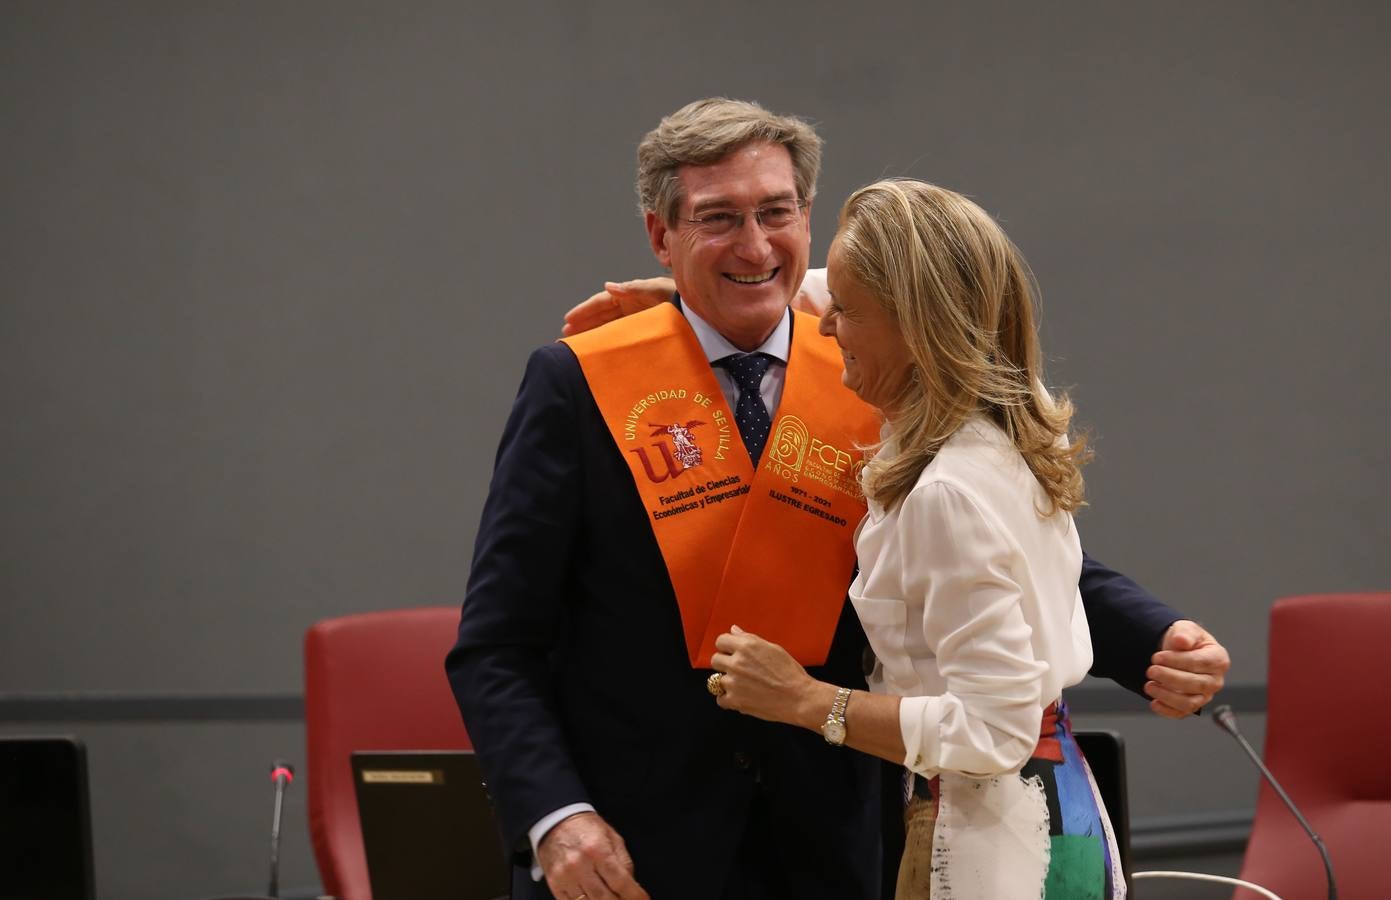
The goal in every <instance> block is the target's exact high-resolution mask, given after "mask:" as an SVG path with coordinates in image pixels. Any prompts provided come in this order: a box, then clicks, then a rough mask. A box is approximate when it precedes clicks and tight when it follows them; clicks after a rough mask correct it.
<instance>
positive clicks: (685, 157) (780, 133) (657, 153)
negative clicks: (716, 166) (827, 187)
mask: <svg viewBox="0 0 1391 900" xmlns="http://www.w3.org/2000/svg"><path fill="white" fill-rule="evenodd" d="M756 141H766V142H768V143H770V144H780V145H781V146H783V147H786V148H787V152H788V154H789V155H790V156H791V157H792V169H793V171H794V173H795V177H796V181H797V196H798V197H800V198H801V199H803V200H807V201H810V200H812V199H814V198H815V196H816V176H817V175H818V173H819V172H820V171H821V138H820V137H818V136H817V134H816V131H815V129H813V128H812V127H811V126H810V125H809V124H807V123H806V122H804V121H802V120H801V119H798V118H796V117H794V116H779V115H775V114H773V113H770V112H769V111H768V110H766V109H764V108H763V107H762V106H759V105H758V104H757V103H753V102H750V101H748V100H729V99H726V98H724V97H708V98H706V99H704V100H697V101H695V102H694V103H688V104H686V105H685V106H683V107H681V108H680V109H678V110H677V111H676V112H674V113H672V114H671V115H669V116H667V117H666V118H664V119H662V121H661V122H660V123H659V124H658V125H657V127H656V128H654V129H652V130H651V131H649V132H648V133H647V135H646V136H645V137H644V138H643V139H642V143H640V144H638V182H637V190H638V206H639V208H640V209H641V211H642V212H644V213H647V212H651V213H655V214H657V215H658V216H660V217H661V219H662V221H663V222H665V223H666V224H667V225H668V226H673V225H675V224H676V213H677V210H679V209H680V208H681V201H682V200H684V199H685V198H684V197H683V196H682V194H681V182H680V180H679V179H678V178H677V174H676V173H677V170H678V169H680V168H681V166H708V165H712V164H713V163H717V162H719V161H720V160H722V159H724V158H725V157H726V156H728V155H729V154H731V153H733V152H734V151H735V150H738V149H739V148H740V147H742V146H744V145H745V144H750V143H754V142H756Z"/></svg>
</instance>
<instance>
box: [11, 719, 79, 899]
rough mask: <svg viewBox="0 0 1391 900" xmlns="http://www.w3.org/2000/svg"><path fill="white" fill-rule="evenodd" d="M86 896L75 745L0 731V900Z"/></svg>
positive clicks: (68, 740)
mask: <svg viewBox="0 0 1391 900" xmlns="http://www.w3.org/2000/svg"><path fill="white" fill-rule="evenodd" d="M93 894H94V891H93V885H92V838H91V825H90V819H89V814H88V807H87V756H86V751H85V750H84V749H83V746H82V743H81V742H80V741H78V740H77V739H76V738H70V737H6V736H0V900H93Z"/></svg>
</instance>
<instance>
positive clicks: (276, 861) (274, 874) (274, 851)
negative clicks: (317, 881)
mask: <svg viewBox="0 0 1391 900" xmlns="http://www.w3.org/2000/svg"><path fill="white" fill-rule="evenodd" d="M270 780H271V782H272V783H273V784H274V785H275V812H274V814H273V815H272V816H271V822H270V889H269V890H268V891H266V894H267V895H268V896H270V897H274V898H279V897H280V814H281V812H282V811H283V809H284V803H285V788H287V787H289V785H290V782H292V781H294V780H295V768H294V766H292V765H290V764H289V763H288V762H286V761H285V760H283V759H277V760H276V761H275V762H273V763H271V764H270Z"/></svg>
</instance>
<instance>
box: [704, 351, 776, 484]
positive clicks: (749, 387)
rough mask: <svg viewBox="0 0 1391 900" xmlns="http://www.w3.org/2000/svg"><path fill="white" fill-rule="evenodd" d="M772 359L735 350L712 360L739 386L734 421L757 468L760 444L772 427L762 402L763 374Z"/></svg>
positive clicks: (764, 442) (766, 437) (764, 440)
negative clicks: (721, 357) (726, 371)
mask: <svg viewBox="0 0 1391 900" xmlns="http://www.w3.org/2000/svg"><path fill="white" fill-rule="evenodd" d="M772 361H773V358H772V357H771V356H768V355H766V354H763V353H736V354H734V355H733V356H726V357H724V358H723V359H720V360H717V361H716V365H720V366H724V367H725V369H726V370H728V371H729V374H730V375H732V376H733V377H734V383H735V384H737V385H739V402H738V403H736V404H735V405H734V423H735V424H736V425H738V426H739V436H740V437H741V438H743V439H744V448H745V449H746V450H748V451H749V459H751V460H753V465H754V468H758V458H759V457H760V456H762V455H763V445H764V444H766V443H768V431H769V429H771V428H772V427H773V420H772V419H771V418H770V417H769V416H768V407H766V406H764V405H763V373H764V372H767V371H768V365H769V364H770V363H772Z"/></svg>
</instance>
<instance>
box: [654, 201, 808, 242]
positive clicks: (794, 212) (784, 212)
mask: <svg viewBox="0 0 1391 900" xmlns="http://www.w3.org/2000/svg"><path fill="white" fill-rule="evenodd" d="M806 208H807V201H805V200H774V201H773V202H772V203H765V204H763V205H762V206H760V207H758V208H757V209H755V210H751V212H752V213H753V217H754V219H755V220H756V221H757V222H758V224H759V225H761V226H763V230H764V231H781V230H782V229H784V228H790V227H792V226H793V225H796V224H797V223H798V222H800V221H802V210H804V209H806ZM747 217H748V213H745V212H741V211H739V210H737V209H714V210H710V211H709V212H707V213H704V214H702V215H699V216H697V217H695V218H694V219H682V220H681V221H683V222H685V223H686V224H687V225H694V226H695V228H696V230H697V231H699V232H701V233H702V234H705V235H707V236H709V237H724V236H725V235H728V234H732V233H733V232H735V231H739V230H742V229H743V227H744V220H745V219H746V218H747Z"/></svg>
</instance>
